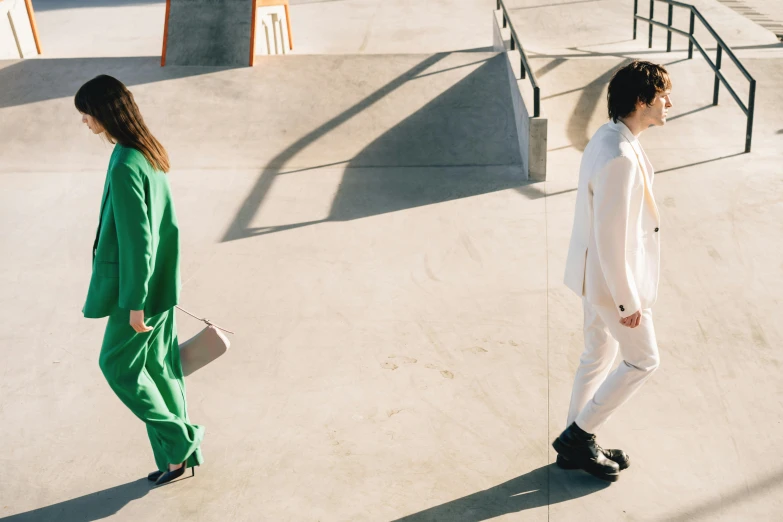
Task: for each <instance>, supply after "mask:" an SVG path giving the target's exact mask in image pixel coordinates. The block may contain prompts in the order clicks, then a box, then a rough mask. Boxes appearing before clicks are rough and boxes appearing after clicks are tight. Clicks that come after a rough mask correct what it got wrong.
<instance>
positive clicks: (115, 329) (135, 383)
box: [99, 308, 204, 471]
mask: <svg viewBox="0 0 783 522" xmlns="http://www.w3.org/2000/svg"><path fill="white" fill-rule="evenodd" d="M129 321H130V312H129V311H128V310H123V309H120V308H116V309H115V310H114V311H113V312H112V314H111V315H110V316H109V322H108V323H107V325H106V333H105V334H104V336H103V346H102V347H101V355H100V360H99V363H100V367H101V371H102V372H103V375H104V376H105V377H106V380H107V381H108V383H109V386H110V387H111V389H112V390H114V393H116V394H117V397H119V398H120V400H121V401H122V402H123V403H124V404H125V406H127V407H128V408H129V409H130V410H131V412H133V414H134V415H136V416H137V417H138V418H140V419H141V420H142V421H144V423H145V424H146V425H147V434H148V435H149V439H150V444H151V445H152V452H153V454H154V456H155V464H156V465H157V467H158V469H159V470H161V471H165V470H167V469H168V465H169V464H179V463H180V462H185V461H186V462H187V465H188V466H198V465H200V464H201V463H202V462H203V459H202V456H201V449H200V446H201V440H202V439H203V438H204V428H203V427H202V426H197V425H195V424H191V423H190V420H189V419H188V414H187V402H186V400H185V380H184V378H183V376H182V364H181V363H180V360H179V343H178V341H177V325H176V322H175V318H174V310H173V309H170V310H168V311H166V312H163V313H161V314H158V315H156V316H154V317H150V318H145V323H146V324H147V326H148V327H151V328H152V331H150V332H146V333H136V331H135V330H134V329H133V328H131V326H130V323H129Z"/></svg>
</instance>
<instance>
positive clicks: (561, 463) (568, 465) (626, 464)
mask: <svg viewBox="0 0 783 522" xmlns="http://www.w3.org/2000/svg"><path fill="white" fill-rule="evenodd" d="M606 458H608V459H609V457H606ZM609 460H611V461H612V462H614V463H615V464H617V465H618V466H619V467H620V471H623V470H626V469H628V468H630V467H631V459H626V460H623V461H622V462H617V461H616V460H613V459H609ZM555 464H557V467H558V468H560V469H565V470H572V469H582V468H580V467H579V466H578V465H577V464H574V463H573V462H571V461H570V460H568V459H567V458H565V457H564V456H562V455H560V454H558V455H557V460H556V461H555Z"/></svg>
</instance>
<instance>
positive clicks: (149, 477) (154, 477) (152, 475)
mask: <svg viewBox="0 0 783 522" xmlns="http://www.w3.org/2000/svg"><path fill="white" fill-rule="evenodd" d="M161 475H163V472H162V471H158V470H156V471H153V472H152V473H150V474H149V475H147V480H149V481H150V482H155V481H156V480H158V479H159V478H160V476H161Z"/></svg>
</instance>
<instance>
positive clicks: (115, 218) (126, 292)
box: [74, 75, 204, 485]
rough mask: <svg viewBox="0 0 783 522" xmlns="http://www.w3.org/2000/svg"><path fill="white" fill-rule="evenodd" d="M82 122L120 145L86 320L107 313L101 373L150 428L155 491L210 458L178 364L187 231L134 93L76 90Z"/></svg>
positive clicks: (102, 83)
mask: <svg viewBox="0 0 783 522" xmlns="http://www.w3.org/2000/svg"><path fill="white" fill-rule="evenodd" d="M74 102H75V105H76V108H77V109H78V110H79V112H80V113H81V114H82V121H83V122H84V123H85V124H86V125H87V127H89V128H90V130H91V131H92V132H93V133H95V134H103V135H104V136H105V137H106V138H107V139H108V140H109V141H110V142H111V143H113V144H114V151H113V152H112V155H111V159H110V160H109V169H108V172H107V174H106V182H105V184H104V188H103V199H102V201H101V211H100V219H99V223H98V231H97V233H96V237H95V244H94V245H93V251H92V255H93V263H92V277H91V279H90V287H89V291H88V293H87V301H86V303H85V305H84V310H83V312H84V316H85V317H89V318H100V317H108V318H109V320H108V323H107V325H106V333H105V334H104V336H103V345H102V346H101V354H100V361H99V362H100V368H101V371H102V372H103V375H104V376H105V377H106V380H107V381H108V383H109V386H110V387H111V389H112V390H114V392H115V393H116V394H117V396H118V397H119V398H120V400H121V401H122V402H123V403H124V404H125V405H126V406H127V407H128V408H129V409H130V410H131V411H132V412H133V414H134V415H136V416H137V417H138V418H140V419H141V420H142V421H144V423H145V424H146V425H147V434H148V435H149V439H150V443H151V444H152V452H153V454H154V456H155V463H156V464H157V468H158V470H157V471H154V472H152V473H150V474H149V476H148V478H149V479H150V480H152V481H155V483H156V484H157V485H161V484H165V483H166V482H170V481H171V480H173V479H175V478H177V477H180V476H182V475H183V474H184V473H185V470H186V468H188V467H190V468H192V469H193V471H192V473H194V474H195V466H198V465H200V464H201V462H202V456H201V449H200V446H201V440H202V438H203V437H204V428H203V427H202V426H197V425H195V424H191V423H190V420H189V419H188V414H187V411H186V409H187V408H186V401H185V382H184V379H183V376H182V365H181V363H180V359H179V345H178V342H177V327H176V323H175V321H174V310H173V308H174V306H175V305H176V304H177V303H178V302H179V291H180V279H179V229H178V226H177V217H176V214H175V213H174V204H173V201H172V197H171V189H170V188H169V181H168V177H167V176H166V174H165V173H166V172H168V171H169V159H168V155H167V154H166V150H165V149H164V148H163V146H162V145H161V144H160V142H159V141H158V140H157V139H155V137H154V136H153V135H152V133H151V132H150V131H149V129H148V128H147V126H146V125H145V124H144V120H143V118H142V117H141V113H140V112H139V108H138V107H137V106H136V102H135V101H134V99H133V95H132V94H131V92H130V91H129V90H128V89H127V88H126V87H125V85H123V84H122V82H120V81H119V80H117V79H115V78H112V77H111V76H106V75H101V76H98V77H96V78H94V79H92V80H90V81H89V82H87V83H85V84H84V85H83V86H82V87H81V88H80V89H79V91H78V92H77V93H76V97H75V99H74Z"/></svg>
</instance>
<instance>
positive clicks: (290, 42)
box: [284, 4, 294, 51]
mask: <svg viewBox="0 0 783 522" xmlns="http://www.w3.org/2000/svg"><path fill="white" fill-rule="evenodd" d="M284 7H285V24H286V25H287V26H288V48H289V49H291V50H292V51H293V49H294V39H293V37H292V36H291V15H290V14H289V13H288V4H285V6H284Z"/></svg>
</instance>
